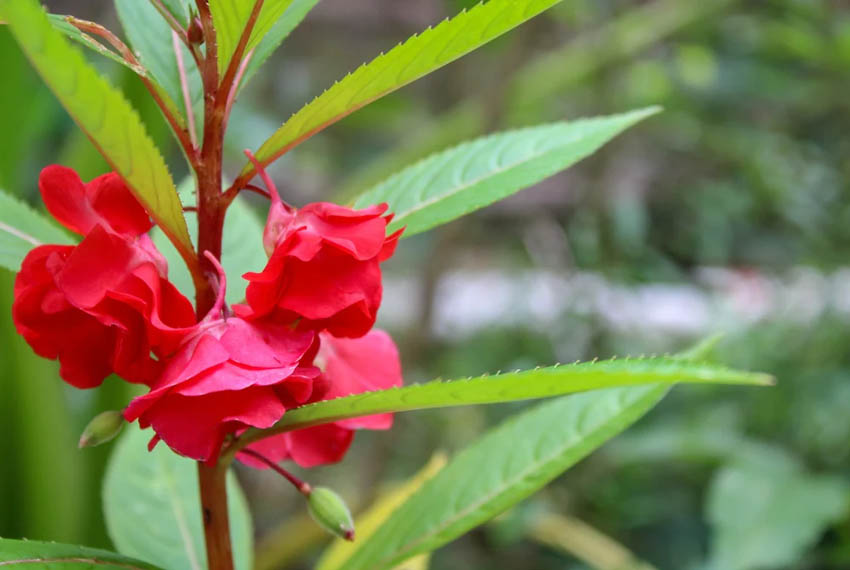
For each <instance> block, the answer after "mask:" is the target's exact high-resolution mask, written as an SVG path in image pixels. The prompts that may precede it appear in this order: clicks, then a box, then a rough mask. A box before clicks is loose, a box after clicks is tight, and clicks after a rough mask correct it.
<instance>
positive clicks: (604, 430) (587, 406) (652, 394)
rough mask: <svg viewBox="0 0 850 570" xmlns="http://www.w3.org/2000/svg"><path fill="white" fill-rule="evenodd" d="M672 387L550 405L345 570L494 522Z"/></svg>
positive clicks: (491, 443)
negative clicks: (502, 513)
mask: <svg viewBox="0 0 850 570" xmlns="http://www.w3.org/2000/svg"><path fill="white" fill-rule="evenodd" d="M667 390H668V386H640V387H632V388H621V389H615V390H605V391H602V392H592V393H587V394H580V395H577V396H571V397H567V398H559V399H557V400H554V401H551V402H546V403H544V404H541V405H539V406H535V407H533V408H531V409H530V410H528V411H526V412H523V413H521V414H518V415H517V416H514V417H513V418H511V419H510V420H508V421H506V422H504V423H503V424H501V425H500V426H498V427H496V428H495V429H493V430H491V431H490V432H489V433H487V434H486V435H485V436H484V437H482V438H481V439H480V440H478V441H477V442H475V443H473V444H472V445H471V446H470V447H468V448H466V449H465V450H463V451H462V452H461V453H459V454H458V455H457V456H456V457H455V458H454V459H453V460H452V461H451V462H450V463H449V464H448V465H447V466H446V467H444V468H443V469H442V470H441V471H440V472H439V473H438V474H437V475H435V476H434V478H433V479H431V480H430V481H428V482H427V483H425V485H423V486H422V488H421V489H420V490H419V491H418V492H417V493H415V494H414V495H413V496H412V497H411V498H410V499H409V500H408V501H407V502H406V503H404V504H403V505H402V506H401V507H399V509H398V510H397V511H395V512H394V513H393V515H392V516H391V517H390V518H389V519H388V520H387V521H386V522H385V523H384V524H383V525H382V526H381V528H379V529H378V530H377V531H376V532H375V533H374V534H373V535H372V536H370V537H369V538H368V539H367V540H366V541H365V542H364V544H363V545H362V546H361V547H360V549H359V550H358V551H357V552H356V553H355V554H354V555H353V556H352V557H351V558H350V559H348V560H347V561H346V563H345V564H343V565H342V566H341V569H342V570H356V569H361V568H368V569H370V570H371V569H375V570H378V569H383V568H390V567H392V566H393V565H395V564H398V563H399V562H401V561H403V560H406V559H408V558H410V557H412V556H414V555H416V554H421V553H424V552H430V551H432V550H434V549H436V548H438V547H440V546H442V545H443V544H445V543H447V542H449V541H451V540H453V539H455V538H457V537H458V536H460V535H462V534H463V533H465V532H467V531H468V530H470V529H472V528H473V527H475V526H477V525H479V524H481V523H483V522H485V521H487V520H489V519H491V518H493V517H495V516H496V515H498V514H499V513H501V512H503V511H505V510H506V509H508V508H510V507H511V506H513V505H515V504H516V503H518V502H520V501H521V500H523V499H525V498H526V497H528V496H529V495H531V494H532V493H534V492H535V491H537V490H538V489H539V488H541V487H542V486H543V485H545V484H546V483H548V482H549V481H551V480H552V479H554V478H555V477H557V476H558V475H560V474H561V473H562V472H564V471H565V470H566V469H567V468H569V467H570V466H572V465H574V464H575V463H577V462H578V461H579V460H580V459H582V458H584V457H585V456H587V455H588V454H590V452H591V451H593V450H594V449H596V448H597V447H599V446H600V445H602V444H603V443H604V442H605V441H606V440H608V439H609V438H611V437H613V436H614V435H616V434H617V433H619V432H621V431H622V430H624V429H625V428H626V427H628V426H629V425H630V424H632V423H633V422H635V421H636V420H637V419H638V418H640V417H641V416H643V415H644V414H645V413H646V412H647V411H649V410H650V409H651V408H652V407H653V406H654V405H655V404H656V403H658V402H659V401H660V400H661V398H662V397H664V394H666V392H667Z"/></svg>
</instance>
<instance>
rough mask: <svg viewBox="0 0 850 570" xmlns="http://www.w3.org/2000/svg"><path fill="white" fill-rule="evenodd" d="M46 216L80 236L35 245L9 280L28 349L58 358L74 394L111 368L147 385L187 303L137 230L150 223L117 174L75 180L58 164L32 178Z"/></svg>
mask: <svg viewBox="0 0 850 570" xmlns="http://www.w3.org/2000/svg"><path fill="white" fill-rule="evenodd" d="M39 189H40V190H41V195H42V198H43V199H44V203H45V204H46V206H47V209H48V210H49V211H50V213H51V214H53V216H54V217H55V218H56V219H57V220H58V221H59V222H60V223H61V224H62V225H64V226H65V227H67V228H68V229H69V230H71V231H73V232H76V233H78V234H81V235H83V236H85V237H84V239H83V240H82V242H80V244H79V245H77V246H61V245H43V246H39V247H36V248H35V249H33V250H32V251H31V252H30V253H29V254H28V255H27V257H26V258H25V259H24V261H23V263H22V266H21V270H20V272H19V273H18V275H17V278H16V279H15V291H14V293H15V300H14V303H13V305H12V318H13V321H14V323H15V328H16V329H17V331H18V333H19V334H21V335H22V336H23V337H24V339H26V341H27V342H28V343H29V344H30V346H31V347H32V348H33V350H34V351H35V352H36V353H37V354H39V355H40V356H43V357H45V358H51V359H58V360H59V362H60V364H61V367H60V375H61V376H62V378H63V379H65V380H66V381H67V382H68V383H69V384H72V385H74V386H76V387H78V388H92V387H94V386H98V385H99V384H100V383H101V382H102V381H103V379H104V378H105V377H106V376H108V375H109V374H111V373H113V372H115V373H116V374H118V375H119V376H121V377H123V378H124V379H125V380H128V381H130V382H146V383H147V382H150V381H151V379H152V378H153V377H155V375H156V374H157V372H158V370H159V363H158V362H157V360H155V359H153V358H152V357H151V352H152V351H153V352H154V353H155V354H157V355H158V356H162V355H165V354H167V353H168V352H170V351H171V350H173V349H174V348H175V347H176V346H177V344H178V343H179V341H180V337H181V335H182V333H181V332H180V329H181V328H183V327H187V326H191V325H192V324H193V323H194V322H195V315H194V311H193V309H192V305H191V303H190V302H189V301H188V299H186V298H185V297H183V295H181V294H180V293H179V292H178V291H177V289H176V288H175V287H174V286H173V285H172V284H171V283H170V282H169V281H168V280H167V264H166V262H165V260H164V259H163V257H162V256H161V255H160V253H159V252H158V251H157V250H156V248H155V247H154V245H153V243H152V242H151V241H150V238H149V237H148V236H147V235H145V234H144V232H147V231H148V230H149V229H150V228H151V226H152V224H151V221H150V219H149V218H148V215H147V214H146V213H145V211H144V209H143V208H142V206H141V204H139V202H138V201H137V200H136V199H135V198H134V197H133V195H132V194H131V193H130V190H129V189H128V188H127V187H126V186H125V185H124V183H123V182H122V181H121V179H120V178H119V177H118V176H117V175H116V174H106V175H104V176H100V177H98V178H95V179H94V180H92V181H91V182H89V183H88V184H83V183H82V181H81V180H80V178H79V177H78V176H77V174H76V173H75V172H74V171H73V170H70V169H68V168H64V167H61V166H49V167H47V168H45V169H44V170H43V171H42V173H41V176H40V178H39Z"/></svg>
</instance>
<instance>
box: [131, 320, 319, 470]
mask: <svg viewBox="0 0 850 570" xmlns="http://www.w3.org/2000/svg"><path fill="white" fill-rule="evenodd" d="M314 339H315V333H312V332H293V331H291V330H289V329H287V328H284V327H275V326H270V325H258V324H254V323H248V322H246V321H244V320H243V319H240V318H238V317H231V318H228V319H221V318H219V319H215V320H212V321H210V322H205V323H201V324H200V326H199V327H198V328H197V330H195V331H194V332H193V333H192V334H191V335H190V336H189V337H188V338H187V339H186V340H185V342H184V344H183V345H182V346H181V348H180V350H179V351H178V353H177V354H176V355H175V356H174V357H173V358H172V359H170V360H169V362H168V365H167V366H166V368H165V371H164V372H163V374H162V375H161V376H160V378H159V379H158V381H157V383H156V384H155V385H154V386H153V387H152V389H151V391H150V392H149V393H147V394H145V395H144V396H140V397H139V398H136V399H135V400H133V401H132V402H131V403H130V405H129V406H128V407H127V409H126V410H125V411H124V417H125V418H126V419H127V420H128V421H133V420H136V419H138V420H139V425H140V426H141V427H143V428H146V427H148V426H152V427H153V429H154V432H156V436H155V437H154V439H153V440H152V441H151V447H153V445H155V444H156V442H157V441H159V440H160V439H162V440H163V441H165V443H167V444H168V446H169V447H171V448H172V449H173V450H175V451H176V452H178V453H180V454H181V455H185V456H187V457H191V458H192V459H196V460H198V461H205V462H212V463H215V461H216V459H217V458H218V455H219V452H220V450H221V446H222V444H223V442H224V438H225V437H226V436H227V435H228V434H233V433H236V432H239V431H243V430H245V429H247V428H248V427H257V428H267V427H270V426H272V425H273V424H274V423H275V422H277V421H278V420H279V419H280V418H281V416H283V413H284V412H285V411H286V409H287V408H292V407H295V406H297V405H299V404H302V403H304V402H306V401H307V400H308V399H309V398H310V396H311V395H312V393H313V380H314V379H315V378H316V377H317V376H318V375H319V370H318V369H316V368H315V367H313V366H309V365H308V366H302V365H301V360H302V358H304V356H305V355H306V354H307V353H308V351H309V350H310V349H311V347H312V346H313V345H314ZM314 352H315V351H314ZM306 360H307V361H309V357H308V358H307V359H306Z"/></svg>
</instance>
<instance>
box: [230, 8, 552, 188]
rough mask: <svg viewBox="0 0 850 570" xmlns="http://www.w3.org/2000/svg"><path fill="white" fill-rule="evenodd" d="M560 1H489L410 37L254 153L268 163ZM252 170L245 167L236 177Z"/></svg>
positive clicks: (343, 82)
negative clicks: (346, 117)
mask: <svg viewBox="0 0 850 570" xmlns="http://www.w3.org/2000/svg"><path fill="white" fill-rule="evenodd" d="M559 1H560V0H490V1H489V2H486V3H481V4H478V5H476V6H475V7H474V8H471V9H470V10H468V11H464V12H461V13H460V14H458V15H457V16H455V17H454V18H452V19H450V20H444V21H443V22H441V23H440V24H439V25H437V26H435V27H433V28H429V29H427V30H425V31H424V32H422V33H421V34H419V35H416V36H413V37H411V38H410V39H408V40H407V41H405V42H404V43H403V44H400V45H398V46H396V47H394V48H393V49H391V50H390V51H388V52H387V53H386V54H382V55H379V56H378V57H376V58H375V59H373V60H372V61H371V62H369V63H367V64H364V65H362V66H361V67H359V68H358V69H357V70H356V71H354V72H352V73H351V74H349V75H347V76H346V77H344V78H343V79H342V80H340V81H339V82H338V83H335V84H334V85H333V86H332V87H331V88H329V89H328V90H327V91H325V92H324V93H322V94H321V95H320V96H318V97H316V98H315V99H313V101H312V102H310V103H308V104H307V105H305V106H304V107H302V108H301V110H300V111H298V112H297V113H295V114H294V115H293V116H292V117H291V118H290V119H289V120H288V121H287V122H286V123H284V124H283V126H282V127H281V128H280V129H278V130H277V131H276V132H275V133H274V134H273V135H272V136H271V137H270V138H269V139H268V140H267V141H266V142H265V143H263V145H262V146H261V147H260V149H259V150H258V151H257V152H256V153H255V154H256V157H257V159H258V160H259V161H260V163H261V164H264V165H265V164H268V163H270V162H272V161H273V160H275V159H276V158H277V157H279V156H281V155H282V154H284V153H285V152H287V151H288V150H289V149H291V148H292V147H293V146H295V145H297V144H299V143H300V142H302V141H304V140H305V139H307V138H309V137H311V136H312V135H314V134H315V133H317V132H319V131H320V130H322V129H324V128H325V127H327V126H328V125H330V124H332V123H334V122H336V121H338V120H340V119H341V118H343V117H345V116H346V115H348V114H350V113H352V112H354V111H356V110H357V109H359V108H361V107H363V106H364V105H367V104H369V103H371V102H372V101H374V100H375V99H378V98H380V97H382V96H384V95H386V94H387V93H390V92H392V91H395V90H396V89H398V88H399V87H403V86H404V85H407V84H408V83H410V82H412V81H415V80H416V79H419V78H420V77H422V76H424V75H427V74H428V73H431V72H432V71H434V70H435V69H438V68H440V67H442V66H443V65H446V64H447V63H450V62H452V61H454V60H455V59H457V58H459V57H461V56H462V55H464V54H467V53H469V52H470V51H472V50H474V49H476V48H478V47H480V46H482V45H484V44H485V43H487V42H489V41H490V40H492V39H494V38H496V37H498V36H500V35H502V34H504V33H505V32H507V31H508V30H510V29H512V28H514V27H516V26H518V25H520V24H522V23H523V22H525V21H526V20H528V19H530V18H532V17H534V16H536V15H537V14H539V13H541V12H543V11H544V10H546V9H548V8H550V7H551V6H553V5H555V4H557V3H558V2H559ZM252 172H253V167H252V166H251V165H250V164H246V165H245V168H243V169H242V173H241V174H240V178H244V177H247V176H248V175H249V174H250V173H252Z"/></svg>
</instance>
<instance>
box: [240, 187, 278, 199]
mask: <svg viewBox="0 0 850 570" xmlns="http://www.w3.org/2000/svg"><path fill="white" fill-rule="evenodd" d="M242 190H250V191H251V192H254V193H255V194H259V195H260V196H262V197H263V198H268V199H271V197H272V195H271V193H270V192H269V191H268V190H263V189H262V188H260V187H259V186H254V185H253V184H246V185H245V186H244V187H243V188H242Z"/></svg>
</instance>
